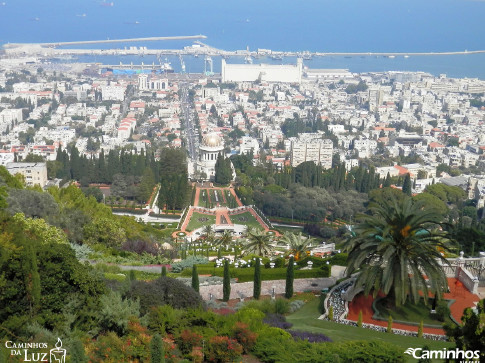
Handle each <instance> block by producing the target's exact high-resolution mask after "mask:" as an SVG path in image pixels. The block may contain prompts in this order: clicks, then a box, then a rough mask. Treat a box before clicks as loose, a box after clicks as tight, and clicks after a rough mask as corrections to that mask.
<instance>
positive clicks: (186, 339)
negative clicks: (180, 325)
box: [176, 330, 203, 355]
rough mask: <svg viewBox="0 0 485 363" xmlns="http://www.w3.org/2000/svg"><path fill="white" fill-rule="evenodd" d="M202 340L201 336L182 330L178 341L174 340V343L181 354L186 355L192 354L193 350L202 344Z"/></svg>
mask: <svg viewBox="0 0 485 363" xmlns="http://www.w3.org/2000/svg"><path fill="white" fill-rule="evenodd" d="M202 339H203V336H202V335H200V334H197V333H196V332H192V331H191V330H184V331H183V332H182V333H181V334H180V336H179V337H178V339H176V342H177V344H178V347H179V349H180V351H181V352H182V354H185V355H187V354H189V353H190V352H192V349H193V348H195V347H198V346H200V345H201V344H202Z"/></svg>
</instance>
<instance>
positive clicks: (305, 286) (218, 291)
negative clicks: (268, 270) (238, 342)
mask: <svg viewBox="0 0 485 363" xmlns="http://www.w3.org/2000/svg"><path fill="white" fill-rule="evenodd" d="M335 281H336V279H335V278H334V277H322V278H309V279H295V280H294V281H293V291H294V292H305V291H318V292H320V290H322V289H324V288H328V287H330V286H332V285H333V284H335ZM285 287H286V280H271V281H262V282H261V295H271V294H272V291H273V288H274V289H275V294H276V295H281V294H284V293H285ZM199 292H200V295H201V296H202V298H203V299H204V300H209V299H210V294H212V299H213V300H214V299H222V284H220V285H207V286H200V287H199ZM252 296H253V282H252V281H251V282H241V283H232V284H231V295H230V299H239V298H241V297H243V298H252Z"/></svg>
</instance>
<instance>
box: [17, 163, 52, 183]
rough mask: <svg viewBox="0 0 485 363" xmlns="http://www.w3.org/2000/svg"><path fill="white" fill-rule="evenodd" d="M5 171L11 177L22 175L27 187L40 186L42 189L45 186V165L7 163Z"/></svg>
mask: <svg viewBox="0 0 485 363" xmlns="http://www.w3.org/2000/svg"><path fill="white" fill-rule="evenodd" d="M7 170H8V172H9V173H10V174H12V175H15V174H21V175H23V176H24V178H25V183H26V184H27V186H29V187H32V186H34V185H40V186H41V187H42V188H43V187H44V186H45V185H46V184H47V164H46V163H7Z"/></svg>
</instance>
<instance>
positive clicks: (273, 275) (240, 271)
mask: <svg viewBox="0 0 485 363" xmlns="http://www.w3.org/2000/svg"><path fill="white" fill-rule="evenodd" d="M197 271H198V272H199V274H200V275H213V276H220V277H222V276H223V275H224V269H223V268H222V267H219V268H217V267H214V266H213V265H197ZM229 271H230V274H231V278H237V280H238V282H248V281H253V279H254V268H251V267H249V268H234V267H231V268H230V269H229ZM182 276H186V277H190V276H192V270H191V269H185V270H184V271H182ZM329 276H330V266H327V265H325V266H322V268H313V269H311V270H295V279H304V278H312V277H329ZM285 278H286V268H262V269H261V279H262V280H263V281H266V280H284V279H285Z"/></svg>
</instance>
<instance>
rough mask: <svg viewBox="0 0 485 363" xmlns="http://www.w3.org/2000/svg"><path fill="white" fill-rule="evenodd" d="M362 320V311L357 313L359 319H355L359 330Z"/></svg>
mask: <svg viewBox="0 0 485 363" xmlns="http://www.w3.org/2000/svg"><path fill="white" fill-rule="evenodd" d="M362 319H363V317H362V310H360V311H359V318H358V319H357V326H358V327H359V328H362Z"/></svg>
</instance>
